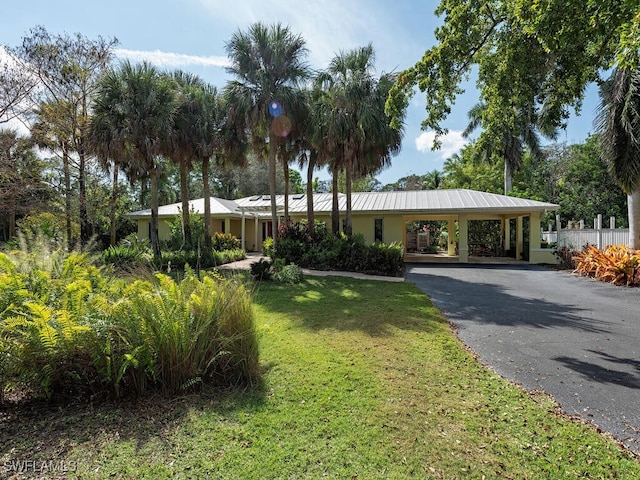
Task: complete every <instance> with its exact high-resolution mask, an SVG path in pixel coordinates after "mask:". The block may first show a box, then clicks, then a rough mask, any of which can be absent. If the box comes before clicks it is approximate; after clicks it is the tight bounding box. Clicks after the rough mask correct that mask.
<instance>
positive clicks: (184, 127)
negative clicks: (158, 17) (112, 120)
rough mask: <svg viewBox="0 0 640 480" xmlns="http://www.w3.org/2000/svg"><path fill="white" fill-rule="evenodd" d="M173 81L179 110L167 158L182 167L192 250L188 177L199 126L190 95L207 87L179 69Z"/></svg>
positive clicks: (184, 211)
mask: <svg viewBox="0 0 640 480" xmlns="http://www.w3.org/2000/svg"><path fill="white" fill-rule="evenodd" d="M171 78H172V79H173V81H174V82H175V86H176V98H177V99H178V108H177V110H176V115H175V116H174V128H173V135H172V136H171V141H170V142H167V147H168V149H167V151H166V155H167V156H169V157H170V158H171V159H172V160H173V161H174V162H175V163H176V164H177V165H178V166H179V167H180V199H181V202H182V232H183V239H184V248H185V249H186V250H191V249H192V239H191V224H190V221H189V187H188V176H189V172H190V171H191V169H192V168H193V166H192V161H193V158H194V156H195V155H194V148H193V144H194V143H195V142H194V138H193V137H194V135H198V133H197V132H196V131H195V130H194V128H195V127H196V125H197V123H198V120H199V119H198V118H197V117H196V116H194V115H193V114H192V113H193V112H192V103H191V101H190V98H189V96H190V92H191V91H192V90H193V89H194V88H200V87H202V86H203V85H204V82H203V81H202V79H200V78H199V77H197V76H196V75H193V74H191V73H188V72H184V71H182V70H177V71H175V72H173V73H172V74H171Z"/></svg>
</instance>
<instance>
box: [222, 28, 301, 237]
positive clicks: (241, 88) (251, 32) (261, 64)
mask: <svg viewBox="0 0 640 480" xmlns="http://www.w3.org/2000/svg"><path fill="white" fill-rule="evenodd" d="M225 48H226V51H227V54H228V56H229V58H230V60H231V67H229V69H228V71H229V73H231V74H233V75H234V76H235V77H236V79H235V80H232V81H231V82H229V84H228V85H227V87H226V97H227V99H228V102H229V105H230V106H232V107H233V108H235V109H236V110H237V111H238V112H240V113H242V114H243V115H244V117H245V119H246V123H247V126H248V128H249V130H251V132H252V134H253V136H254V138H258V137H260V138H265V137H268V141H269V152H268V157H269V187H270V188H269V190H270V191H269V193H270V195H271V221H272V223H273V237H274V240H275V239H277V228H276V226H277V224H278V214H277V206H276V153H277V148H278V132H277V129H275V128H272V118H277V117H275V116H274V117H272V115H271V114H270V106H272V110H271V112H272V113H274V114H277V113H280V114H281V115H280V116H282V115H286V114H287V111H288V108H289V105H290V104H291V103H292V101H293V100H294V97H295V95H296V93H295V90H296V88H295V87H296V86H297V85H298V84H299V83H300V82H301V81H302V80H305V79H306V78H307V77H308V76H309V68H308V66H307V64H306V63H305V60H304V59H305V57H306V54H307V49H306V47H305V41H304V39H303V38H302V37H301V36H300V35H294V34H292V33H291V31H290V30H289V28H288V27H284V26H282V25H281V24H279V23H278V24H276V25H271V26H269V27H267V26H265V25H263V24H262V23H254V24H253V25H251V26H250V27H249V29H248V30H247V31H246V32H241V31H238V32H236V33H234V34H233V36H232V37H231V40H229V42H228V43H227V44H226V46H225ZM274 107H275V108H274ZM274 110H277V112H276V111H274ZM260 150H261V149H260ZM258 154H259V155H260V152H258Z"/></svg>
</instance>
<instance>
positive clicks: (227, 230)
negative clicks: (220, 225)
mask: <svg viewBox="0 0 640 480" xmlns="http://www.w3.org/2000/svg"><path fill="white" fill-rule="evenodd" d="M224 233H231V217H226V218H225V219H224Z"/></svg>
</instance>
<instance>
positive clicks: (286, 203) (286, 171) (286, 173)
mask: <svg viewBox="0 0 640 480" xmlns="http://www.w3.org/2000/svg"><path fill="white" fill-rule="evenodd" d="M282 169H283V170H284V224H285V225H286V226H287V227H288V226H289V223H290V222H289V163H288V162H287V159H286V158H283V159H282Z"/></svg>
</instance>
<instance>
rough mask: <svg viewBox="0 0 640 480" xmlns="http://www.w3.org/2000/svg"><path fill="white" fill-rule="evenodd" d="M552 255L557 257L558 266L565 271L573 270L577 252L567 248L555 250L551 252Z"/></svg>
mask: <svg viewBox="0 0 640 480" xmlns="http://www.w3.org/2000/svg"><path fill="white" fill-rule="evenodd" d="M553 254H554V255H555V256H556V257H558V266H559V267H560V268H564V269H566V270H575V268H576V261H575V257H576V255H577V254H578V252H577V251H576V250H574V249H572V248H569V247H562V248H557V249H556V250H554V251H553Z"/></svg>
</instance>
